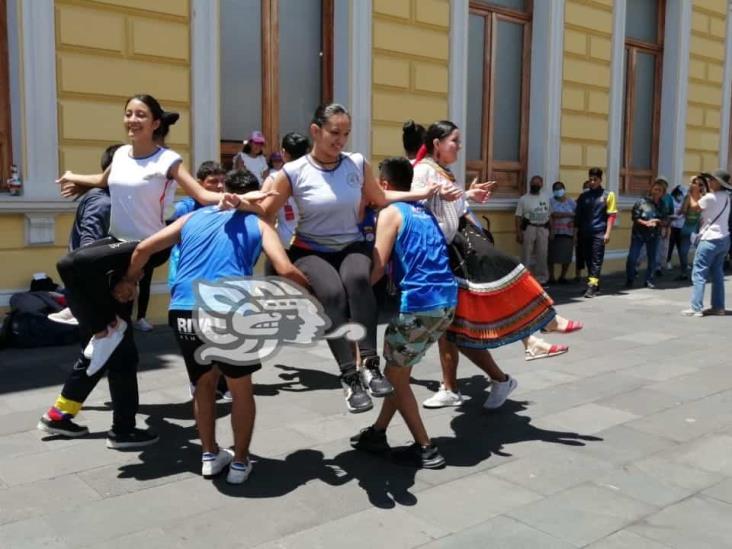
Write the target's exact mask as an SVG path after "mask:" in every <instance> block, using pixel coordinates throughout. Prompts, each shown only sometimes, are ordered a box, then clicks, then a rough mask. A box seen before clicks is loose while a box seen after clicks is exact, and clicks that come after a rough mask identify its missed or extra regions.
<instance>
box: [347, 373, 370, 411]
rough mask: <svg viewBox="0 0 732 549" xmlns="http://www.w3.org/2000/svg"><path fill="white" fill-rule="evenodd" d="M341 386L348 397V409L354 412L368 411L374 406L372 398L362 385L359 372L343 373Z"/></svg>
mask: <svg viewBox="0 0 732 549" xmlns="http://www.w3.org/2000/svg"><path fill="white" fill-rule="evenodd" d="M341 386H342V387H343V393H344V396H345V398H346V406H347V407H348V411H349V412H351V413H353V414H360V413H361V412H366V411H368V410H370V409H371V408H373V407H374V404H373V403H372V402H371V398H370V397H369V394H368V393H367V392H366V390H365V389H364V388H363V385H361V378H360V377H359V375H358V372H355V371H354V372H350V373H348V374H342V375H341Z"/></svg>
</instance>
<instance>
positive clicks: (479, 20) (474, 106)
mask: <svg viewBox="0 0 732 549" xmlns="http://www.w3.org/2000/svg"><path fill="white" fill-rule="evenodd" d="M484 54H485V17H483V16H481V15H471V16H470V21H469V24H468V120H467V127H466V135H465V155H466V157H465V158H466V159H467V160H484V158H483V93H484V89H483V74H484V72H483V71H484V69H485V67H484V65H485V55H484Z"/></svg>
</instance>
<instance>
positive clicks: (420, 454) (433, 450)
mask: <svg viewBox="0 0 732 549" xmlns="http://www.w3.org/2000/svg"><path fill="white" fill-rule="evenodd" d="M391 457H392V459H393V460H394V462H395V463H397V464H398V465H406V466H408V467H416V468H417V469H441V468H443V467H444V466H445V458H444V457H442V454H441V453H440V451H439V450H438V449H437V446H435V445H434V444H430V445H429V446H427V448H423V447H422V445H421V444H419V443H418V442H415V443H414V444H412V445H411V446H407V447H406V448H403V449H401V450H397V451H396V452H392V454H391Z"/></svg>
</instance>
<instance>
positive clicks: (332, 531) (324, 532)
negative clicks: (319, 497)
mask: <svg viewBox="0 0 732 549" xmlns="http://www.w3.org/2000/svg"><path fill="white" fill-rule="evenodd" d="M446 534H447V532H446V531H444V530H442V529H440V528H438V527H437V526H434V525H432V524H429V523H426V522H424V521H421V520H419V519H418V518H416V517H413V516H411V515H410V514H408V513H406V512H405V511H403V510H401V509H392V510H389V511H384V510H381V509H369V510H367V511H362V512H360V513H355V514H353V515H349V516H347V517H345V518H343V519H340V520H336V521H332V522H329V523H327V524H322V525H320V526H317V527H315V528H311V529H310V530H305V531H303V532H298V533H296V534H292V535H290V536H287V537H284V538H282V539H280V540H277V541H274V542H270V543H266V544H264V545H260V546H257V547H258V548H259V549H274V548H281V549H297V548H300V547H302V548H305V549H311V548H314V547H332V546H334V545H340V544H342V543H343V542H344V539H348V546H349V548H353V549H360V548H364V549H372V548H373V547H379V546H383V547H387V546H388V547H404V548H409V547H417V546H420V545H424V544H425V543H427V542H429V541H432V540H434V539H436V538H439V537H443V536H445V535H446Z"/></svg>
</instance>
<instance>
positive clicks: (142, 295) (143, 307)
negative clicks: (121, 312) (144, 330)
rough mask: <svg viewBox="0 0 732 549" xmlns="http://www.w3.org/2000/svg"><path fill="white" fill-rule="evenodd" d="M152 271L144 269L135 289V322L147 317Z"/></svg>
mask: <svg viewBox="0 0 732 549" xmlns="http://www.w3.org/2000/svg"><path fill="white" fill-rule="evenodd" d="M153 270H154V269H145V274H144V275H143V276H142V278H141V279H140V283H139V284H138V289H137V320H140V319H141V318H145V317H146V316H147V306H148V305H149V304H150V285H151V284H152V277H153Z"/></svg>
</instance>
